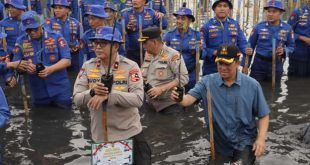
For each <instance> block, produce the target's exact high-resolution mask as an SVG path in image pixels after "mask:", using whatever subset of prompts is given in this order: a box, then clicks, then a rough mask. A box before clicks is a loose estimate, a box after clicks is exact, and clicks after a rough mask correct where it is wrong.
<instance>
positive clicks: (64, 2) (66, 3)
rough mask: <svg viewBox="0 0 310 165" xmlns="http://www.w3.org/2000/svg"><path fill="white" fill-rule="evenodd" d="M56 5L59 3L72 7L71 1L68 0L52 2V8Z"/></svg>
mask: <svg viewBox="0 0 310 165" xmlns="http://www.w3.org/2000/svg"><path fill="white" fill-rule="evenodd" d="M55 5H59V6H65V7H68V8H70V9H71V6H70V3H69V2H68V0H54V2H53V4H52V8H54V7H55Z"/></svg>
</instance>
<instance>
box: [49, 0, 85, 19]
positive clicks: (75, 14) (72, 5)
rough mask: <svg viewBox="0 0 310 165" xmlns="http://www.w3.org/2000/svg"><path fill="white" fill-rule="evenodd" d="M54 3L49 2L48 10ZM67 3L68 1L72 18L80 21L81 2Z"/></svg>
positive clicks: (75, 0) (73, 0)
mask: <svg viewBox="0 0 310 165" xmlns="http://www.w3.org/2000/svg"><path fill="white" fill-rule="evenodd" d="M53 1H54V0H47V2H46V6H47V8H48V9H51V8H52V4H53ZM67 1H68V7H69V8H70V9H71V14H70V17H73V18H75V19H77V20H79V18H80V17H79V6H78V1H80V0H67ZM54 3H55V2H54ZM49 12H51V11H49Z"/></svg>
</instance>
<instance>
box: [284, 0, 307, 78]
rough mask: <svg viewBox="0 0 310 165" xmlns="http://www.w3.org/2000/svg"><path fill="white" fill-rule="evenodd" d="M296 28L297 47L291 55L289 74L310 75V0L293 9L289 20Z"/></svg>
mask: <svg viewBox="0 0 310 165" xmlns="http://www.w3.org/2000/svg"><path fill="white" fill-rule="evenodd" d="M288 24H290V25H291V26H292V28H293V30H294V35H295V44H296V45H295V49H294V52H293V53H292V54H290V56H289V67H288V74H289V75H292V76H303V77H304V76H306V77H309V76H310V55H309V52H310V0H307V3H306V4H305V5H304V6H302V7H300V8H298V9H295V10H294V11H293V13H292V14H291V16H290V19H289V20H288Z"/></svg>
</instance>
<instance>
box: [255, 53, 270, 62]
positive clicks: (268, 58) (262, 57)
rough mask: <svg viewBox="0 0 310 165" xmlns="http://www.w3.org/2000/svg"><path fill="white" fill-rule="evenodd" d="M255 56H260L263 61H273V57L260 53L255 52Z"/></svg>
mask: <svg viewBox="0 0 310 165" xmlns="http://www.w3.org/2000/svg"><path fill="white" fill-rule="evenodd" d="M255 57H256V58H259V59H261V60H263V61H266V62H272V57H266V56H263V55H260V54H257V53H256V54H255Z"/></svg>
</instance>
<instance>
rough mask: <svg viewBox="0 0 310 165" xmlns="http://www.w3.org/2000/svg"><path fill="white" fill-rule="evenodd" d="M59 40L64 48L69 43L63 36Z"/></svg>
mask: <svg viewBox="0 0 310 165" xmlns="http://www.w3.org/2000/svg"><path fill="white" fill-rule="evenodd" d="M58 42H59V45H60V47H62V48H64V47H66V45H67V44H66V41H65V39H64V38H63V37H61V38H59V39H58Z"/></svg>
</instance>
